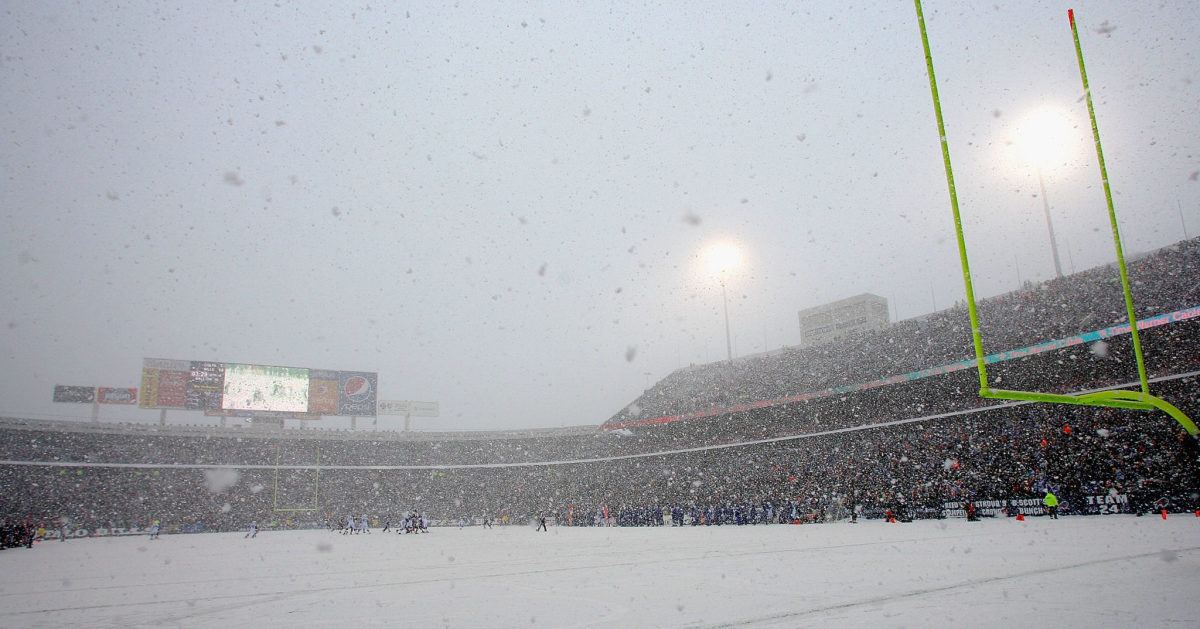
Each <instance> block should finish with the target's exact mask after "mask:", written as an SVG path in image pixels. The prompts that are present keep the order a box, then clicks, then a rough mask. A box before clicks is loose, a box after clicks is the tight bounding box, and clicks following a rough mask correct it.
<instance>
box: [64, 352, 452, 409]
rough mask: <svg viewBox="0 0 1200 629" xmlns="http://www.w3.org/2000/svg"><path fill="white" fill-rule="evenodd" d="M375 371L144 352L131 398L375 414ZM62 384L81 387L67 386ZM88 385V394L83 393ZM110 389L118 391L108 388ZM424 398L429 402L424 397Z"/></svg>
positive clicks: (147, 404) (173, 405)
mask: <svg viewBox="0 0 1200 629" xmlns="http://www.w3.org/2000/svg"><path fill="white" fill-rule="evenodd" d="M377 383H378V375H377V374H375V373H373V372H365V371H334V370H328V369H307V368H303V367H278V366H271V365H251V364H242V363H221V362H214V361H187V360H171V359H164V358H146V359H144V360H143V361H142V386H141V396H140V398H141V399H140V400H139V399H138V395H137V393H138V392H137V390H133V395H132V396H131V398H130V401H129V402H115V401H113V402H107V403H113V404H115V403H122V404H133V403H139V404H140V406H141V407H142V408H165V409H185V410H193V411H203V412H205V413H206V414H211V415H214V416H215V415H230V414H236V415H242V414H243V413H244V412H277V413H284V414H288V413H291V414H292V416H294V417H297V418H301V419H317V418H320V417H322V416H326V415H358V416H371V417H373V416H374V415H375V403H376V397H377V390H376V387H377ZM65 389H79V391H75V392H68V391H66V390H65ZM65 389H64V391H63V392H62V393H61V394H60V392H59V391H58V388H56V392H55V396H56V400H57V399H58V398H59V397H62V398H63V399H64V400H65V399H68V398H79V399H80V400H84V399H87V400H88V401H91V400H94V399H95V393H94V390H93V389H90V388H88V387H66V388H65ZM89 390H91V391H92V393H91V394H90V395H91V396H92V397H91V398H88V397H87V395H88V394H87V391H89ZM112 391H114V393H113V394H112V395H114V396H116V397H114V398H113V399H114V400H115V399H117V397H121V396H122V395H123V394H120V393H116V391H118V390H117V389H112ZM423 404H428V403H423Z"/></svg>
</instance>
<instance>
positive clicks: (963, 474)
mask: <svg viewBox="0 0 1200 629" xmlns="http://www.w3.org/2000/svg"><path fill="white" fill-rule="evenodd" d="M1197 254H1198V249H1197V241H1195V240H1193V241H1187V242H1185V243H1181V244H1180V245H1178V246H1176V247H1173V248H1170V249H1168V250H1164V251H1160V252H1156V253H1155V254H1153V255H1151V256H1148V257H1146V258H1143V259H1141V260H1140V261H1139V262H1138V265H1139V266H1137V267H1135V268H1137V269H1138V270H1139V272H1140V273H1142V274H1143V275H1142V279H1141V280H1140V283H1135V286H1137V290H1138V291H1139V292H1140V293H1141V294H1140V295H1139V299H1144V300H1147V301H1148V302H1149V303H1151V304H1153V306H1152V307H1153V308H1155V310H1162V309H1170V308H1176V307H1179V306H1181V305H1183V304H1187V303H1189V302H1190V301H1192V300H1194V298H1195V297H1196V296H1195V295H1193V294H1191V293H1192V292H1194V291H1195V288H1196V286H1197V285H1200V268H1198V267H1197V265H1196V257H1197ZM1093 272H1095V273H1099V271H1089V272H1087V273H1093ZM1083 275H1086V274H1083ZM1153 278H1158V280H1161V284H1162V285H1163V286H1167V287H1170V290H1174V291H1176V293H1177V294H1175V295H1173V296H1170V297H1163V296H1161V295H1160V293H1161V292H1162V291H1163V290H1165V289H1162V287H1161V286H1160V285H1158V284H1154V283H1152V282H1150V279H1153ZM1059 283H1061V285H1062V286H1069V287H1070V288H1071V291H1074V290H1075V289H1076V288H1082V287H1089V288H1088V290H1094V291H1100V292H1103V291H1105V290H1108V289H1107V288H1105V284H1104V283H1103V282H1101V281H1098V280H1097V278H1082V279H1081V277H1080V276H1072V277H1071V278H1066V279H1064V280H1061V281H1059ZM1059 283H1051V284H1053V285H1052V286H1049V287H1046V286H1043V287H1041V288H1039V289H1038V290H1034V291H1031V292H1030V293H1029V294H1028V295H1017V296H1009V297H1006V298H1002V299H998V300H992V301H991V302H989V303H987V304H986V305H985V312H986V313H987V316H991V317H993V318H999V319H1001V320H1004V319H1005V318H1006V317H1011V318H1012V319H1013V320H1015V321H1018V322H1019V323H1013V324H1010V325H1003V326H997V328H998V329H1002V330H1009V331H1011V334H1009V335H1007V336H1004V337H1002V338H1005V339H1008V340H1009V341H1011V342H1012V343H1014V345H1020V344H1022V343H1025V344H1031V343H1035V342H1038V341H1042V340H1045V337H1043V336H1037V337H1036V338H1035V337H1033V336H1028V335H1029V334H1033V333H1031V332H1024V331H1022V329H1021V328H1022V326H1023V325H1026V324H1027V323H1028V320H1027V319H1026V318H1025V317H1026V316H1028V317H1036V318H1038V319H1042V321H1041V327H1040V330H1045V329H1047V326H1049V327H1051V328H1052V329H1054V330H1055V331H1056V333H1062V334H1066V333H1075V332H1079V331H1081V330H1084V329H1090V328H1093V327H1095V326H1098V325H1111V324H1112V323H1114V322H1119V321H1120V319H1121V315H1122V313H1121V312H1120V311H1113V312H1112V313H1108V312H1106V311H1104V310H1103V309H1099V310H1089V309H1087V308H1085V307H1080V308H1070V307H1066V306H1058V305H1055V304H1056V301H1055V300H1056V299H1057V298H1056V297H1054V295H1056V294H1057V293H1058V290H1057V287H1058V285H1059ZM1185 287H1186V288H1185ZM1071 291H1067V292H1071ZM1108 297H1111V295H1107V293H1105V295H1101V296H1099V297H1096V298H1097V299H1107V298H1108ZM1097 312H1099V313H1101V314H1099V315H1098V314H1096V313H1097ZM960 318H961V319H965V315H964V314H963V313H960V312H943V313H937V314H935V315H933V316H931V317H928V318H926V319H925V320H923V321H920V322H907V323H902V324H898V325H896V326H893V327H892V328H889V329H888V330H886V331H881V332H878V333H871V334H868V335H867V336H866V338H864V339H862V340H860V341H859V342H857V343H842V344H833V345H828V346H823V347H821V348H814V349H812V350H804V352H795V353H791V354H789V353H785V354H782V355H777V356H773V357H763V358H761V359H755V360H752V361H736V362H735V363H734V364H733V365H730V364H729V363H721V364H719V365H714V366H709V367H705V368H703V369H701V370H691V371H689V372H687V374H685V375H678V374H677V375H676V376H673V377H672V378H673V379H675V380H676V382H675V384H678V383H679V382H682V380H679V379H680V378H684V377H685V376H686V378H693V376H697V374H699V373H700V372H703V374H700V375H702V376H703V377H702V378H700V379H699V380H695V379H693V380H689V381H688V383H687V385H686V386H683V387H682V388H679V387H676V388H672V387H674V385H673V384H671V383H670V382H666V383H664V384H660V385H659V386H658V387H656V390H654V391H652V392H651V393H650V394H648V397H647V398H646V400H644V402H645V403H646V404H647V405H653V404H658V405H659V406H658V408H659V409H660V412H665V411H662V409H678V408H685V407H687V408H696V407H697V405H699V406H703V405H705V404H713V403H720V404H729V403H730V402H731V401H734V402H738V401H741V402H746V401H748V402H756V401H761V400H766V399H769V398H767V397H760V396H764V395H778V394H780V392H783V391H786V392H788V393H792V392H795V391H797V389H796V388H795V387H810V389H809V390H816V389H819V388H821V387H830V386H835V385H837V384H839V383H843V384H844V383H846V382H850V381H853V382H855V383H858V382H864V381H868V380H870V379H872V378H877V377H887V376H890V375H894V374H895V373H898V372H907V371H913V370H918V369H923V368H928V367H930V366H936V365H939V364H946V363H947V362H951V361H955V360H960V359H962V358H963V357H964V356H965V355H969V349H968V348H965V339H966V337H967V335H966V334H965V332H964V331H962V330H959V329H958V328H957V327H955V326H958V325H959V324H958V323H951V320H952V319H953V320H955V321H957V320H958V319H960ZM991 325H995V324H994V323H993V324H991ZM1197 326H1200V322H1197V321H1195V320H1189V321H1182V322H1175V323H1171V324H1168V325H1163V326H1160V327H1157V328H1153V329H1151V330H1147V331H1146V333H1145V334H1143V337H1142V340H1143V344H1144V346H1145V350H1146V360H1147V363H1148V364H1149V365H1150V366H1151V369H1152V374H1151V375H1152V376H1156V377H1158V378H1159V381H1157V382H1155V385H1154V391H1155V393H1156V394H1158V395H1160V396H1162V397H1163V398H1164V399H1166V400H1168V401H1170V402H1171V403H1173V404H1175V405H1176V406H1178V407H1179V408H1181V409H1183V410H1184V412H1185V413H1187V414H1188V415H1189V416H1191V417H1193V418H1194V417H1198V416H1200V398H1198V393H1197V386H1196V384H1197V377H1196V375H1195V371H1196V370H1197V369H1198V368H1200V346H1198V345H1197V343H1198V342H1200V334H1198V333H1197V332H1198V331H1200V330H1198V329H1197ZM1010 328H1011V330H1010ZM1023 334H1024V335H1026V336H1022V335H1023ZM1037 334H1041V332H1038V333H1037ZM951 337H952V338H951ZM1127 346H1128V344H1127V343H1122V342H1117V341H1114V342H1112V343H1108V344H1105V345H1103V346H1099V345H1097V344H1093V345H1090V346H1087V345H1079V346H1073V347H1064V348H1061V349H1058V350H1055V351H1052V352H1045V353H1041V354H1036V355H1032V356H1028V357H1024V358H1020V359H1014V360H1010V361H1007V362H1003V363H997V364H994V365H992V366H991V367H990V373H991V375H992V378H993V382H995V383H997V384H998V385H1000V386H1004V387H1005V388H1029V389H1037V390H1042V391H1079V390H1083V389H1094V388H1101V387H1108V386H1116V385H1121V384H1124V383H1127V382H1128V381H1129V380H1130V379H1131V378H1132V377H1134V376H1133V374H1134V373H1135V372H1134V370H1133V366H1132V364H1133V357H1132V355H1131V352H1130V350H1129V349H1128V347H1127ZM813 352H817V353H816V354H814V353H813ZM964 352H965V354H964ZM814 356H816V357H819V358H820V360H821V361H822V362H820V363H818V364H816V365H810V364H809V363H807V362H804V361H801V358H802V357H808V358H809V359H812V358H813V357H814ZM771 361H773V362H771ZM802 365H806V366H802ZM827 367H828V368H827ZM731 369H732V371H731ZM789 370H794V371H795V373H794V374H791V373H790V372H789ZM856 370H860V371H856ZM889 370H890V371H889ZM785 372H789V375H787V376H781V374H783V373H785ZM722 374H725V375H722ZM730 374H732V375H730ZM751 376H753V378H752V377H751ZM697 377H698V376H697ZM789 378H790V380H789ZM668 380H672V379H671V378H669V379H668ZM699 382H702V383H703V384H702V385H697V384H696V383H699ZM978 386H979V383H978V380H977V377H976V374H975V373H974V371H973V370H963V371H955V372H951V373H946V374H941V375H936V376H931V377H925V378H920V379H914V380H909V381H904V382H897V383H894V384H888V385H886V386H879V387H875V388H869V389H865V390H853V391H846V392H843V393H838V394H836V395H826V396H822V397H817V398H813V399H808V400H805V401H800V402H791V403H780V404H765V405H754V404H745V405H744V406H745V410H738V411H735V412H725V413H720V414H718V415H716V416H713V417H704V418H696V419H689V420H686V421H675V422H671V423H666V424H662V425H647V426H638V427H636V428H634V429H632V430H629V429H624V430H595V431H589V432H585V433H581V432H575V433H571V434H566V433H561V434H560V433H545V434H538V435H524V436H521V435H490V436H482V437H479V438H444V439H439V438H426V439H413V438H405V437H403V436H398V435H387V436H385V435H380V436H378V438H376V437H370V438H362V437H359V436H355V437H354V438H349V437H346V436H338V435H326V434H316V435H313V434H307V435H305V434H297V433H292V434H288V433H289V432H292V431H287V432H283V433H280V432H276V433H261V434H239V433H237V432H233V431H228V432H226V431H209V432H204V433H202V434H182V433H179V432H178V431H175V432H172V431H170V430H157V429H135V428H132V427H105V426H97V425H95V424H88V425H83V424H80V425H72V424H53V425H50V423H46V422H43V423H41V424H39V423H38V422H33V421H27V420H5V421H0V444H3V453H2V456H0V459H4V460H5V461H8V462H7V463H4V464H0V487H3V488H4V492H3V493H2V494H0V516H3V515H7V516H10V521H11V520H12V519H16V520H19V521H21V522H24V521H26V518H30V519H31V521H47V522H62V523H64V524H66V525H67V526H70V527H73V528H76V529H97V528H104V529H106V530H138V528H139V527H144V526H147V525H148V524H149V523H150V522H154V521H161V522H163V523H164V531H165V532H168V533H171V532H178V531H185V530H188V531H198V530H204V531H221V530H245V528H246V526H247V523H248V522H264V523H267V526H274V527H307V526H312V527H320V526H324V525H325V523H326V522H327V521H328V518H330V517H333V514H342V513H372V514H377V515H376V516H374V517H375V518H377V519H382V520H383V521H385V522H388V521H391V522H399V521H400V518H401V515H400V514H404V513H414V512H415V513H427V514H429V516H430V520H431V521H434V522H445V521H453V522H457V521H462V519H463V518H469V519H470V520H476V519H480V520H481V519H483V518H488V519H489V520H490V519H495V520H496V521H506V522H524V521H529V520H531V519H534V518H541V517H546V516H549V517H551V518H553V519H554V520H555V521H557V522H558V523H559V524H572V525H594V524H598V523H601V524H618V525H660V524H665V523H668V522H671V523H688V524H696V525H699V524H708V525H711V524H718V525H720V524H753V523H762V522H777V521H820V520H824V519H827V518H842V517H855V516H857V515H859V514H861V515H863V516H866V517H875V516H878V515H881V514H884V513H888V512H891V513H893V514H896V513H899V514H908V515H910V516H919V515H938V514H944V511H945V509H946V505H948V504H961V503H963V502H964V501H968V502H969V501H980V500H991V501H1020V500H1034V499H1036V498H1038V497H1039V496H1040V495H1042V494H1043V493H1044V492H1046V491H1053V492H1054V493H1055V494H1056V495H1057V496H1059V497H1060V498H1061V499H1062V503H1063V504H1062V509H1063V511H1064V512H1066V513H1080V512H1091V511H1095V507H1096V504H1097V497H1101V498H1103V497H1105V496H1108V497H1110V498H1112V500H1115V501H1118V502H1119V503H1120V504H1123V505H1126V506H1125V508H1126V509H1129V510H1135V511H1136V510H1144V509H1147V508H1148V505H1151V504H1155V505H1165V506H1167V507H1169V508H1171V509H1187V510H1192V509H1195V508H1197V507H1198V506H1200V504H1197V503H1198V502H1200V500H1198V497H1200V477H1198V475H1197V471H1198V470H1200V464H1198V462H1197V448H1196V440H1195V439H1194V438H1192V437H1191V436H1188V435H1186V434H1185V433H1184V432H1183V430H1182V429H1181V428H1180V426H1179V425H1178V424H1177V423H1175V422H1174V420H1172V419H1170V418H1169V417H1167V416H1166V415H1165V414H1161V413H1152V412H1146V411H1127V410H1113V409H1105V408H1095V407H1079V406H1066V405H1047V404H1021V403H1003V402H998V401H989V400H983V399H981V398H979V397H978V396H977V395H976V392H977V390H978ZM668 394H669V395H668ZM664 396H666V397H664ZM642 412H643V413H644V412H646V411H645V410H643V411H642ZM297 432H298V431H297ZM368 466H376V467H374V468H372V467H368ZM1122 501H1124V502H1122ZM5 539H6V540H8V539H24V538H23V537H22V536H20V535H16V536H9V537H7V538H5ZM5 543H7V541H6V542H5Z"/></svg>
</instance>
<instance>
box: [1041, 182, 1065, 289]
mask: <svg viewBox="0 0 1200 629" xmlns="http://www.w3.org/2000/svg"><path fill="white" fill-rule="evenodd" d="M1037 176H1038V187H1039V188H1041V190H1042V211H1043V212H1044V213H1045V214H1046V230H1047V231H1049V232H1050V253H1051V255H1053V256H1054V275H1055V276H1056V277H1059V278H1061V277H1062V276H1063V272H1062V262H1060V261H1059V259H1058V242H1057V241H1056V240H1055V239H1054V223H1053V222H1052V221H1051V220H1050V200H1049V199H1047V198H1046V184H1045V183H1043V182H1042V167H1041V166H1040V165H1039V166H1038V167H1037Z"/></svg>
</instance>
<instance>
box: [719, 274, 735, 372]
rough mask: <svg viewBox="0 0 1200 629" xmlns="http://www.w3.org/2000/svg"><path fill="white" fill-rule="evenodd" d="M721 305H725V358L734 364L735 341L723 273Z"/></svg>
mask: <svg viewBox="0 0 1200 629" xmlns="http://www.w3.org/2000/svg"><path fill="white" fill-rule="evenodd" d="M721 303H723V304H725V357H726V358H727V359H728V360H729V362H733V341H732V340H731V337H730V336H729V296H728V295H727V294H726V293H725V273H724V271H722V272H721Z"/></svg>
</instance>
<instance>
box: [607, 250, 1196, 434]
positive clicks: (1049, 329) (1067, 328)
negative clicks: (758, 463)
mask: <svg viewBox="0 0 1200 629" xmlns="http://www.w3.org/2000/svg"><path fill="white" fill-rule="evenodd" d="M1127 267H1128V271H1129V277H1130V286H1131V290H1132V292H1133V296H1134V303H1135V306H1136V307H1135V314H1136V316H1137V317H1138V318H1139V319H1144V318H1146V317H1149V316H1155V315H1159V314H1164V313H1168V312H1173V311H1175V310H1179V309H1183V308H1188V307H1192V306H1196V305H1198V304H1200V285H1198V284H1197V278H1200V238H1193V239H1191V240H1186V241H1183V242H1180V243H1177V244H1175V245H1172V246H1170V247H1165V248H1163V249H1160V250H1157V251H1155V252H1153V253H1151V254H1148V255H1145V256H1142V257H1139V258H1136V259H1134V260H1131V261H1129V263H1128V264H1127ZM1119 280H1120V278H1119V274H1118V271H1117V269H1116V267H1115V265H1106V266H1102V267H1097V268H1094V269H1090V270H1087V271H1083V272H1080V273H1076V274H1073V275H1070V276H1067V277H1064V278H1058V279H1053V280H1049V281H1047V282H1044V283H1041V284H1037V285H1027V287H1025V288H1023V289H1021V290H1018V291H1015V292H1012V293H1008V294H1006V295H1001V296H998V297H995V298H991V299H984V300H982V301H980V302H979V319H980V326H981V329H982V333H983V339H984V350H985V353H994V352H999V351H1006V350H1011V349H1016V348H1021V347H1028V346H1031V345H1034V344H1037V343H1041V342H1045V341H1048V340H1053V339H1059V338H1065V337H1068V336H1071V335H1076V334H1081V333H1085V332H1091V331H1093V330H1097V329H1103V328H1106V327H1109V326H1114V325H1120V324H1122V323H1125V322H1127V320H1128V317H1127V316H1126V308H1125V301H1124V294H1123V292H1122V290H1121V285H1120V281H1119ZM969 327H970V326H969V321H968V316H967V311H966V307H965V306H961V305H960V306H956V307H954V308H951V309H948V310H943V311H940V312H936V313H933V314H930V315H927V316H924V317H919V318H916V319H910V320H907V321H901V322H898V323H894V324H892V325H890V326H888V327H886V328H883V329H880V330H876V331H872V332H867V333H864V334H863V335H862V336H861V337H859V338H855V339H840V340H838V341H836V342H833V343H829V344H825V345H820V346H816V347H807V348H785V349H784V350H782V351H777V352H771V353H768V354H763V355H758V356H750V357H746V358H739V359H737V360H734V361H732V362H717V363H712V364H708V365H702V366H694V367H689V368H685V369H680V370H678V371H676V372H674V373H672V374H671V375H669V376H668V377H667V378H665V379H663V380H662V381H661V382H658V383H657V384H655V385H654V386H653V387H652V388H651V389H650V390H648V391H646V392H645V393H644V394H643V395H642V396H641V397H639V398H638V399H637V400H636V401H635V402H634V403H632V404H631V405H629V407H627V408H625V409H623V410H622V411H621V412H619V413H617V414H616V415H615V416H614V417H613V418H611V419H610V420H609V422H608V423H610V424H612V423H621V422H625V421H628V420H631V419H643V418H655V417H664V416H676V415H683V414H688V413H694V412H698V411H706V410H710V409H724V408H729V407H733V406H736V405H739V404H745V403H749V402H754V401H759V400H773V399H778V398H784V397H788V396H794V395H798V394H803V393H810V392H814V391H823V390H827V389H832V388H834V387H840V386H848V385H855V384H859V383H863V382H868V381H871V380H875V379H878V378H886V377H889V376H893V375H897V374H904V373H910V372H915V371H919V370H921V369H926V368H929V367H935V366H939V365H948V364H952V363H956V362H959V361H963V360H968V359H971V358H973V357H974V349H973V347H972V345H971V333H970V329H969ZM1191 338H1192V339H1194V336H1193V337H1191ZM1192 342H1193V343H1195V341H1194V340H1193V341H1192ZM1174 358H1175V357H1174V356H1167V357H1164V358H1163V360H1172V359H1174ZM1184 358H1185V359H1186V360H1189V361H1191V363H1192V364H1196V361H1197V354H1196V353H1194V352H1193V353H1189V354H1186V355H1185V356H1184ZM1147 363H1148V364H1150V365H1152V366H1158V367H1159V368H1160V369H1162V370H1165V371H1169V372H1172V373H1173V372H1175V370H1174V368H1173V367H1172V366H1171V365H1168V364H1162V365H1159V363H1158V362H1156V361H1155V360H1152V359H1151V357H1148V358H1147Z"/></svg>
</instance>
